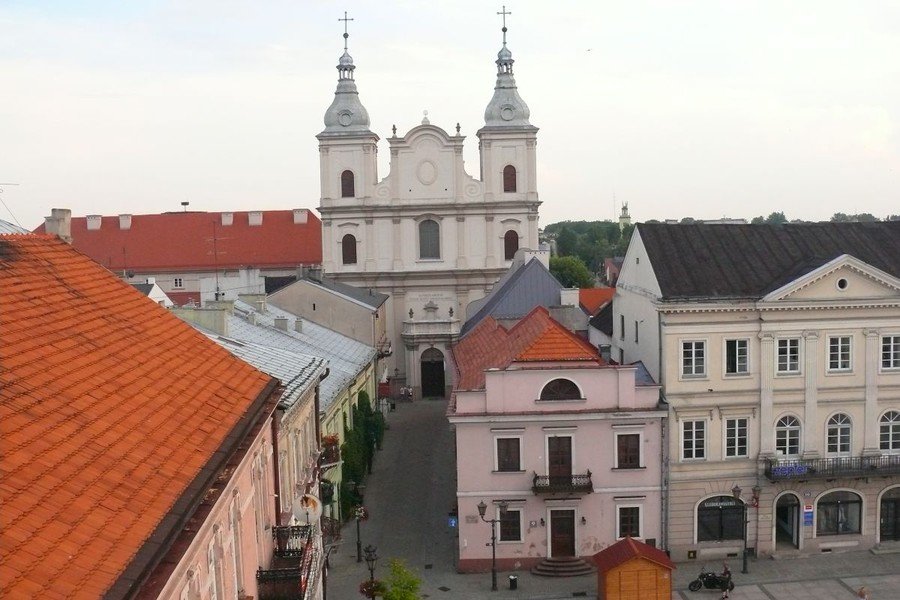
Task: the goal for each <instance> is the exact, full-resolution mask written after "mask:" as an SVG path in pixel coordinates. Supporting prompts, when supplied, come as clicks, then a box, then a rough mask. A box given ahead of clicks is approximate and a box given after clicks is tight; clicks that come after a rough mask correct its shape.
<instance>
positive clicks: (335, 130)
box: [320, 33, 371, 135]
mask: <svg viewBox="0 0 900 600" xmlns="http://www.w3.org/2000/svg"><path fill="white" fill-rule="evenodd" d="M348 37H349V36H348V35H347V34H346V33H344V53H343V54H342V55H341V57H340V58H339V59H338V64H337V70H338V84H337V89H336V90H335V92H334V100H333V101H332V103H331V106H329V107H328V110H326V111H325V130H324V131H323V132H322V134H325V135H329V134H331V135H341V134H360V133H371V131H370V130H369V112H368V111H367V110H366V107H364V106H363V105H362V102H360V100H359V92H358V91H357V89H356V80H355V79H354V71H355V70H356V66H355V65H354V64H353V57H352V56H350V52H348V50H347V38H348ZM320 135H321V134H320Z"/></svg>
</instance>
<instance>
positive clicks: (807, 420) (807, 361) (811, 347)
mask: <svg viewBox="0 0 900 600" xmlns="http://www.w3.org/2000/svg"><path fill="white" fill-rule="evenodd" d="M818 346H819V334H818V333H816V332H815V331H804V332H803V359H804V365H803V368H804V369H805V371H804V372H803V384H804V385H803V387H804V390H803V396H804V400H805V403H804V414H803V421H804V427H803V458H818V457H819V454H820V448H821V446H820V444H821V437H822V436H821V432H820V431H819V427H818V425H817V424H818V422H819V419H818V406H819V405H818V386H817V385H816V378H817V376H818V373H819V371H818V370H817V368H816V363H817V362H818V357H819V355H818Z"/></svg>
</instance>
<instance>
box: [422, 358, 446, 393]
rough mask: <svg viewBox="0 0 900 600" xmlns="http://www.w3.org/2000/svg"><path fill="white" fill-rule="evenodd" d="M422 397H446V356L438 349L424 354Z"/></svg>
mask: <svg viewBox="0 0 900 600" xmlns="http://www.w3.org/2000/svg"><path fill="white" fill-rule="evenodd" d="M421 364H422V397H423V398H427V397H428V396H436V397H439V398H443V397H444V354H443V353H442V352H441V351H440V350H438V349H437V348H429V349H428V350H426V351H425V352H423V353H422V359H421Z"/></svg>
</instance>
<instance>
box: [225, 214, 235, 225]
mask: <svg viewBox="0 0 900 600" xmlns="http://www.w3.org/2000/svg"><path fill="white" fill-rule="evenodd" d="M232 224H234V213H233V212H223V213H222V227H229V226H230V225H232Z"/></svg>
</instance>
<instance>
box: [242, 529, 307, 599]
mask: <svg viewBox="0 0 900 600" xmlns="http://www.w3.org/2000/svg"><path fill="white" fill-rule="evenodd" d="M313 535H314V529H313V528H312V527H310V526H309V525H292V526H276V527H273V528H272V536H273V538H274V539H275V557H274V559H273V561H272V566H271V567H270V568H268V569H259V570H258V571H257V572H256V583H257V587H258V589H259V598H260V600H308V594H309V591H310V590H312V589H315V588H314V582H315V581H316V579H317V577H318V572H319V570H320V569H321V564H320V563H321V561H320V560H319V557H320V552H319V549H318V548H317V547H316V544H315V543H314V539H313ZM311 582H313V585H311Z"/></svg>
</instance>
